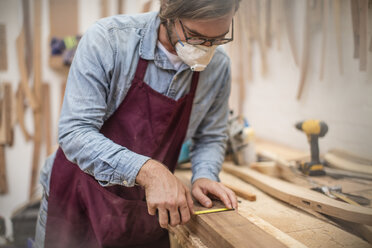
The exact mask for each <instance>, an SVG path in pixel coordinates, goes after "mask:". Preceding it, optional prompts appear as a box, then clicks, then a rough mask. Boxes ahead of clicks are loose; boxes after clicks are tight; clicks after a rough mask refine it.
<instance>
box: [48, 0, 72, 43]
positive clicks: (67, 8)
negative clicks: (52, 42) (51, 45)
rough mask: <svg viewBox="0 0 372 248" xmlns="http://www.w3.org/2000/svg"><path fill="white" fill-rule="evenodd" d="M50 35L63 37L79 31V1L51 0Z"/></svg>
mask: <svg viewBox="0 0 372 248" xmlns="http://www.w3.org/2000/svg"><path fill="white" fill-rule="evenodd" d="M49 17H50V37H58V38H63V37H65V36H69V35H76V34H78V33H79V29H78V1H76V0H63V1H61V0H50V1H49Z"/></svg>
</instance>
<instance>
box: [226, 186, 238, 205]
mask: <svg viewBox="0 0 372 248" xmlns="http://www.w3.org/2000/svg"><path fill="white" fill-rule="evenodd" d="M222 186H223V187H224V189H225V191H226V193H227V196H228V197H229V199H230V202H231V204H232V207H233V208H235V209H238V198H237V197H236V194H235V193H234V191H232V190H231V189H230V188H229V187H226V186H225V185H222Z"/></svg>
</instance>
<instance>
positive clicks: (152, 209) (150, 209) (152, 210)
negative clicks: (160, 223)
mask: <svg viewBox="0 0 372 248" xmlns="http://www.w3.org/2000/svg"><path fill="white" fill-rule="evenodd" d="M156 209H157V208H156V207H154V206H151V205H149V204H147V212H149V215H155V214H156Z"/></svg>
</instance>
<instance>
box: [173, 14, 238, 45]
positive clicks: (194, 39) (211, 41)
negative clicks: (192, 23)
mask: <svg viewBox="0 0 372 248" xmlns="http://www.w3.org/2000/svg"><path fill="white" fill-rule="evenodd" d="M178 20H179V21H180V24H181V28H182V32H183V35H184V36H185V39H186V42H187V43H189V44H190V45H204V44H205V43H207V42H209V44H210V45H211V46H213V45H223V44H226V43H228V42H230V41H233V39H234V19H232V22H231V38H218V39H206V38H199V37H187V35H186V32H185V28H184V26H183V24H182V21H181V20H180V19H178Z"/></svg>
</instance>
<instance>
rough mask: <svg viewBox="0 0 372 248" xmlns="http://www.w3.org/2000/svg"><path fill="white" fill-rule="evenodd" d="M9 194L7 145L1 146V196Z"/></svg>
mask: <svg viewBox="0 0 372 248" xmlns="http://www.w3.org/2000/svg"><path fill="white" fill-rule="evenodd" d="M6 193H8V180H7V177H6V164H5V145H0V195H2V194H6Z"/></svg>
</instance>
